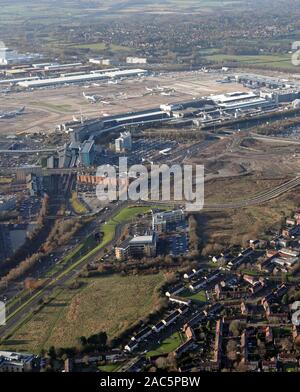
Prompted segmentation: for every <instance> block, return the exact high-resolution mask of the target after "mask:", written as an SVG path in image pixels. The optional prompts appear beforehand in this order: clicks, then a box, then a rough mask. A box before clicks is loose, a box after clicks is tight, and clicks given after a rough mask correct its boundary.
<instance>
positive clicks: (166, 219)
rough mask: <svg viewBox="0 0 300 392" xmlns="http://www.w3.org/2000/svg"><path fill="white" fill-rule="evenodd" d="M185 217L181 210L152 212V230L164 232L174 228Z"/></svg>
mask: <svg viewBox="0 0 300 392" xmlns="http://www.w3.org/2000/svg"><path fill="white" fill-rule="evenodd" d="M184 219H185V216H184V211H183V210H181V209H180V210H174V211H163V212H158V213H153V214H152V230H154V231H156V232H157V233H165V232H168V231H171V230H173V229H174V228H176V225H177V224H178V223H180V222H183V221H184Z"/></svg>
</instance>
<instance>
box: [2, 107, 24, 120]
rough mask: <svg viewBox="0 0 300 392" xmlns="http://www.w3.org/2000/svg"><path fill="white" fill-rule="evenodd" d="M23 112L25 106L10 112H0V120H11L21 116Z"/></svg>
mask: <svg viewBox="0 0 300 392" xmlns="http://www.w3.org/2000/svg"><path fill="white" fill-rule="evenodd" d="M24 111H25V106H23V107H22V108H21V109H19V110H14V111H12V112H0V119H5V118H13V117H16V116H18V115H20V114H22V113H23V112H24Z"/></svg>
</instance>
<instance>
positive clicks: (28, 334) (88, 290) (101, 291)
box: [2, 274, 164, 353]
mask: <svg viewBox="0 0 300 392" xmlns="http://www.w3.org/2000/svg"><path fill="white" fill-rule="evenodd" d="M163 281H164V275H163V274H159V275H148V276H128V277H121V276H116V275H114V276H110V277H101V278H94V279H89V280H85V283H84V285H83V286H82V287H81V288H79V289H77V290H70V289H68V288H62V289H61V290H60V291H58V292H57V294H56V296H55V297H54V298H53V300H52V301H51V302H50V303H49V304H47V305H45V306H44V307H43V308H42V309H41V310H40V311H39V312H38V313H37V314H35V315H33V316H32V317H31V319H30V320H29V321H28V322H26V323H24V324H23V325H21V326H20V328H19V329H18V330H16V331H15V333H14V334H13V336H12V337H11V338H10V339H9V340H8V341H6V342H5V343H4V344H3V345H2V348H5V349H8V350H27V351H29V352H35V353H38V352H39V351H40V350H41V349H42V348H47V347H50V346H51V345H54V346H57V347H68V346H73V345H75V344H76V339H77V338H78V337H80V336H89V335H91V334H94V333H97V332H99V331H106V332H107V334H108V336H109V337H110V338H113V337H115V336H117V335H118V334H119V333H120V332H122V331H123V330H124V329H126V328H128V327H129V326H131V325H132V324H133V323H135V322H136V321H137V320H139V319H141V318H143V317H145V316H147V315H148V314H149V313H150V312H151V311H152V310H153V309H154V308H155V307H156V305H157V303H158V301H159V298H158V294H157V291H156V289H157V288H158V287H159V286H160V285H161V284H162V283H163Z"/></svg>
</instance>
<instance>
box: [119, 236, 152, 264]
mask: <svg viewBox="0 0 300 392" xmlns="http://www.w3.org/2000/svg"><path fill="white" fill-rule="evenodd" d="M156 244H157V236H156V233H154V232H153V233H152V234H149V235H142V236H136V237H133V238H132V239H128V240H126V241H125V242H124V243H123V244H122V245H120V246H117V247H116V248H115V255H116V258H117V260H120V261H122V260H126V259H128V258H129V257H133V258H142V257H155V256H156Z"/></svg>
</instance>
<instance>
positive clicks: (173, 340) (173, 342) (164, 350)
mask: <svg viewBox="0 0 300 392" xmlns="http://www.w3.org/2000/svg"><path fill="white" fill-rule="evenodd" d="M184 342H185V338H184V335H183V334H182V333H181V332H175V333H174V334H173V335H171V336H170V337H168V338H167V339H165V340H164V341H163V342H162V343H161V344H160V345H159V346H157V347H156V348H155V349H153V350H151V351H149V352H148V353H147V357H148V358H149V357H154V356H156V355H163V354H169V353H170V352H172V351H174V350H176V348H177V347H179V346H180V345H181V344H182V343H184Z"/></svg>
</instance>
